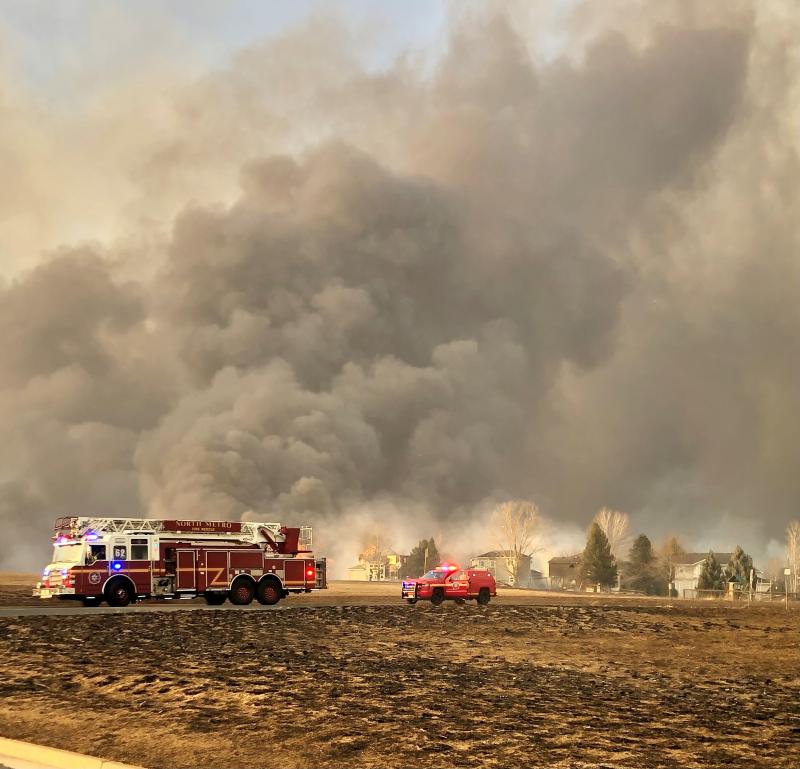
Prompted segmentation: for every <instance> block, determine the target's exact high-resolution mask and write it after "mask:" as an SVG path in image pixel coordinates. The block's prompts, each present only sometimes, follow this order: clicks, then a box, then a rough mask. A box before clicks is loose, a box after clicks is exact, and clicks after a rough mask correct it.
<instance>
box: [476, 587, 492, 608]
mask: <svg viewBox="0 0 800 769" xmlns="http://www.w3.org/2000/svg"><path fill="white" fill-rule="evenodd" d="M491 599H492V596H491V595H490V594H489V588H488V587H482V588H481V589H480V590H479V591H478V603H479V604H480V605H481V606H486V604H487V603H489V601H491Z"/></svg>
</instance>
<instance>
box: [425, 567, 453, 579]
mask: <svg viewBox="0 0 800 769" xmlns="http://www.w3.org/2000/svg"><path fill="white" fill-rule="evenodd" d="M449 573H450V572H449V571H447V570H445V569H442V570H439V569H431V570H430V571H429V572H428V573H427V574H423V575H422V577H421V579H432V580H435V581H436V582H444V578H445V577H446V576H447V575H448V574H449Z"/></svg>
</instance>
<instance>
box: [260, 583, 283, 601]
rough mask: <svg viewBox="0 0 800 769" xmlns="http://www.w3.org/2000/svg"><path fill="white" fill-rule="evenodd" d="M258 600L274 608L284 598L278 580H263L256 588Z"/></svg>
mask: <svg viewBox="0 0 800 769" xmlns="http://www.w3.org/2000/svg"><path fill="white" fill-rule="evenodd" d="M256 598H258V602H259V603H263V604H264V605H265V606H274V605H275V604H276V603H278V601H280V600H281V598H283V589H282V588H281V583H280V582H278V580H277V579H270V578H269V577H268V578H267V579H262V580H261V582H259V583H258V587H257V588H256Z"/></svg>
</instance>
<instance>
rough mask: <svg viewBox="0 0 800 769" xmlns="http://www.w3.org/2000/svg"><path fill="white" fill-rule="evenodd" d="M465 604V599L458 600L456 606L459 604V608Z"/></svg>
mask: <svg viewBox="0 0 800 769" xmlns="http://www.w3.org/2000/svg"><path fill="white" fill-rule="evenodd" d="M465 603H466V601H465V600H464V599H463V598H456V604H458V606H463V605H464V604H465Z"/></svg>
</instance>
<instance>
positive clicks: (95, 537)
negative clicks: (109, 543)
mask: <svg viewBox="0 0 800 769" xmlns="http://www.w3.org/2000/svg"><path fill="white" fill-rule="evenodd" d="M84 539H87V540H90V541H94V540H95V539H100V535H99V534H93V533H91V532H89V534H87V535H86V537H84Z"/></svg>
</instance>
